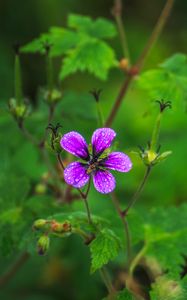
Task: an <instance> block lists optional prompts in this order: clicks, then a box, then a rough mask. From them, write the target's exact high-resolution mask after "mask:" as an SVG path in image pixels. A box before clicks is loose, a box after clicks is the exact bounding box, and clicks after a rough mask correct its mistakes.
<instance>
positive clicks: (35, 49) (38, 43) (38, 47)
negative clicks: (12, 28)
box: [21, 33, 52, 54]
mask: <svg viewBox="0 0 187 300" xmlns="http://www.w3.org/2000/svg"><path fill="white" fill-rule="evenodd" d="M46 42H47V43H50V44H51V42H52V41H51V37H50V35H49V34H48V33H43V34H41V35H40V37H39V38H36V39H34V40H32V41H31V42H30V43H28V44H26V45H25V46H23V47H22V48H21V52H23V53H41V54H44V53H45V49H44V44H45V43H46Z"/></svg>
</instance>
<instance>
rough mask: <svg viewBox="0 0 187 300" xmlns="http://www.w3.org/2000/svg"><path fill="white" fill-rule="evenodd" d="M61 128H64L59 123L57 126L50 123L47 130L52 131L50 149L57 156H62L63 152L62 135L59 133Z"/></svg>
mask: <svg viewBox="0 0 187 300" xmlns="http://www.w3.org/2000/svg"><path fill="white" fill-rule="evenodd" d="M61 127H62V126H61V125H60V124H59V123H57V124H56V125H53V124H51V123H50V124H49V125H48V126H47V128H46V129H49V130H50V131H51V138H50V142H51V144H50V148H51V150H52V151H53V152H55V153H57V154H60V153H61V152H62V148H61V147H60V140H61V138H62V135H61V133H59V132H58V130H59V128H61Z"/></svg>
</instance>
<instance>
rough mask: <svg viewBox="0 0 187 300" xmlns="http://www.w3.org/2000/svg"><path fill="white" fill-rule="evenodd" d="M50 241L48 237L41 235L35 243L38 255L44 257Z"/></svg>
mask: <svg viewBox="0 0 187 300" xmlns="http://www.w3.org/2000/svg"><path fill="white" fill-rule="evenodd" d="M49 243H50V239H49V237H48V235H42V236H41V237H40V238H39V240H38V242H37V251H38V254H39V255H45V254H46V253H47V251H48V249H49Z"/></svg>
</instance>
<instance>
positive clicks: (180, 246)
mask: <svg viewBox="0 0 187 300" xmlns="http://www.w3.org/2000/svg"><path fill="white" fill-rule="evenodd" d="M186 214H187V205H186V204H184V205H181V206H180V207H170V208H167V209H164V208H152V209H151V210H150V211H149V213H148V214H147V213H145V212H142V216H143V217H144V223H143V227H142V229H143V230H142V234H143V236H142V240H141V238H140V240H139V241H144V246H143V247H144V248H142V250H141V251H142V254H143V255H144V257H149V258H154V259H155V260H156V261H157V264H158V265H159V267H160V269H161V270H162V271H163V272H167V273H168V274H169V275H170V276H172V277H173V278H176V279H179V278H180V273H181V271H182V266H183V265H184V263H185V261H184V255H185V254H186V248H187V227H186V217H185V216H186ZM132 235H133V233H132ZM176 245H177V246H176Z"/></svg>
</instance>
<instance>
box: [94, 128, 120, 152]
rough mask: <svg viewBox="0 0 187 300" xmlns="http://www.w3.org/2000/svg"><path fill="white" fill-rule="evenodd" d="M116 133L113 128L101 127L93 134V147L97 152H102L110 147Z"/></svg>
mask: <svg viewBox="0 0 187 300" xmlns="http://www.w3.org/2000/svg"><path fill="white" fill-rule="evenodd" d="M115 136H116V133H115V131H114V130H113V129H111V128H99V129H97V130H95V131H94V133H93V135H92V147H93V150H94V153H95V154H98V153H102V152H103V151H104V150H105V149H107V148H109V147H110V146H111V144H112V141H113V139H114V138H115Z"/></svg>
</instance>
